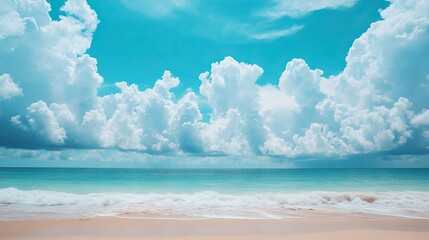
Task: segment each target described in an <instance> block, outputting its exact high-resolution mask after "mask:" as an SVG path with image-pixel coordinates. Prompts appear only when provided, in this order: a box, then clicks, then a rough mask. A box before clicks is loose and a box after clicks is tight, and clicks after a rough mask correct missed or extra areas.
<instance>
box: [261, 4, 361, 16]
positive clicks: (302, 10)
mask: <svg viewBox="0 0 429 240" xmlns="http://www.w3.org/2000/svg"><path fill="white" fill-rule="evenodd" d="M355 3H356V0H319V1H300V0H273V1H272V3H271V6H270V7H269V8H267V9H265V10H263V11H261V12H260V14H261V15H262V16H265V17H270V18H281V17H285V16H287V17H293V18H298V17H302V16H304V15H306V14H307V13H309V12H313V11H317V10H321V9H337V8H348V7H352V6H353V5H354V4H355Z"/></svg>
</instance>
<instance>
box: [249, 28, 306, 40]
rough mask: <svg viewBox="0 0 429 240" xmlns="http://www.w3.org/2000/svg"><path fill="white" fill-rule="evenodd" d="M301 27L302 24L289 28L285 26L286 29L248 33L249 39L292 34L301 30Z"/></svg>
mask: <svg viewBox="0 0 429 240" xmlns="http://www.w3.org/2000/svg"><path fill="white" fill-rule="evenodd" d="M303 28H304V25H294V26H292V27H290V28H286V29H281V30H273V31H266V32H259V33H254V34H250V36H249V37H250V38H251V39H256V40H270V39H277V38H281V37H285V36H289V35H292V34H294V33H296V32H298V31H299V30H301V29H303Z"/></svg>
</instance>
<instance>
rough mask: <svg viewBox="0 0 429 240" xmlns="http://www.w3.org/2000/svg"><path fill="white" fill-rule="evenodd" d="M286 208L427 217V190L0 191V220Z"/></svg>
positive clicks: (268, 213)
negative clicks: (266, 191)
mask: <svg viewBox="0 0 429 240" xmlns="http://www.w3.org/2000/svg"><path fill="white" fill-rule="evenodd" d="M286 208H314V209H321V210H341V211H360V212H367V213H379V214H386V215H393V216H405V217H424V218H427V217H429V193H428V192H302V193H291V194H287V193H255V194H246V195H238V194H237V195H233V194H221V193H217V192H213V191H205V192H197V193H193V194H172V193H167V194H157V193H149V194H132V193H113V192H111V193H109V192H106V193H90V194H82V195H79V194H72V193H64V192H54V191H44V190H31V191H23V190H19V189H16V188H3V189H0V219H22V218H24V219H28V218H67V217H92V216H124V215H129V216H140V217H145V216H146V217H154V216H155V217H160V218H170V217H177V216H180V217H183V218H186V217H191V218H192V217H195V218H201V217H206V218H273V219H274V218H286V217H288V216H287V212H285V211H282V209H283V210H284V209H286Z"/></svg>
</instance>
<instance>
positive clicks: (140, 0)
mask: <svg viewBox="0 0 429 240" xmlns="http://www.w3.org/2000/svg"><path fill="white" fill-rule="evenodd" d="M121 2H122V4H124V5H125V6H126V7H128V8H129V9H131V10H134V11H137V12H141V13H143V14H145V15H147V16H149V17H155V18H156V17H165V16H168V15H169V14H171V13H173V12H174V11H176V10H183V9H186V7H188V6H189V4H190V3H189V2H190V0H157V1H153V0H121Z"/></svg>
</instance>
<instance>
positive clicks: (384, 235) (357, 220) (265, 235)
mask: <svg viewBox="0 0 429 240" xmlns="http://www.w3.org/2000/svg"><path fill="white" fill-rule="evenodd" d="M428 226H429V220H428V219H409V218H396V217H395V218H390V217H380V216H371V215H361V216H359V215H358V214H351V213H350V214H330V215H329V214H327V215H324V216H314V217H305V218H290V219H279V220H276V219H192V220H178V219H132V218H118V217H102V218H89V219H64V220H32V221H27V220H26V221H0V239H154V240H161V239H225V240H228V239H302V240H307V239H309V240H310V239H359V240H362V239H374V240H375V239H377V240H378V239H389V240H392V239H393V240H395V239H398V240H399V239H413V240H419V239H429V228H428Z"/></svg>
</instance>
